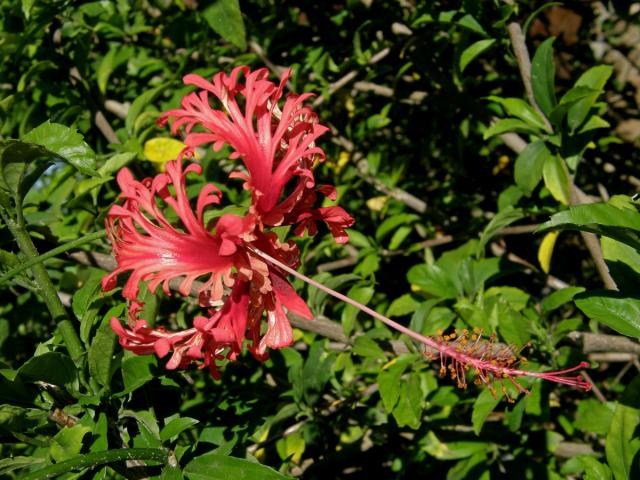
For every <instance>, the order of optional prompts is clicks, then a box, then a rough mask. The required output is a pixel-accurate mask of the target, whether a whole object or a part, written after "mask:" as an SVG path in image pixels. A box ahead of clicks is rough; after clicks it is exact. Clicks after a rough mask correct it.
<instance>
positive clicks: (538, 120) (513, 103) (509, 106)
mask: <svg viewBox="0 0 640 480" xmlns="http://www.w3.org/2000/svg"><path fill="white" fill-rule="evenodd" d="M488 99H489V100H491V101H492V102H495V103H498V104H500V105H502V107H503V108H504V109H505V111H506V112H507V115H510V116H512V117H516V118H519V119H520V120H522V121H523V122H524V123H526V124H527V125H529V126H530V127H532V128H533V129H536V130H546V129H547V127H546V126H545V124H544V119H543V118H542V117H541V116H540V114H539V113H538V112H537V111H536V110H535V109H534V108H533V107H532V106H531V105H529V104H528V103H527V102H525V101H524V100H522V99H521V98H502V97H496V96H490V97H488Z"/></svg>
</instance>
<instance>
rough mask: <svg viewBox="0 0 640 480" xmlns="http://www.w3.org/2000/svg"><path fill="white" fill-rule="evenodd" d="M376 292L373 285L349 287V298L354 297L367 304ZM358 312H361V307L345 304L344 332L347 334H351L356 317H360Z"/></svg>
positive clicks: (342, 318) (343, 314) (342, 319)
mask: <svg viewBox="0 0 640 480" xmlns="http://www.w3.org/2000/svg"><path fill="white" fill-rule="evenodd" d="M374 293H375V290H374V289H373V287H370V286H366V287H361V286H353V287H351V289H349V292H348V293H347V296H348V297H349V298H352V299H353V300H355V301H356V302H360V303H362V304H364V305H366V304H367V303H369V301H370V300H371V298H372V297H373V294H374ZM358 313H360V309H358V308H356V307H354V306H353V305H349V304H347V305H345V307H344V310H342V316H341V322H342V330H343V331H344V334H345V335H346V336H349V335H351V332H352V331H353V327H354V324H355V321H356V318H357V317H358Z"/></svg>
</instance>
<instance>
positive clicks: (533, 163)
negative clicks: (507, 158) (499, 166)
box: [514, 140, 553, 195]
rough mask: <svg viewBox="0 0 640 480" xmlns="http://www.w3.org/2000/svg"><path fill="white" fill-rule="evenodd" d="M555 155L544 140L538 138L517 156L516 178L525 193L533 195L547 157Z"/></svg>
mask: <svg viewBox="0 0 640 480" xmlns="http://www.w3.org/2000/svg"><path fill="white" fill-rule="evenodd" d="M552 157H553V155H552V154H551V152H550V151H549V149H548V148H547V146H546V145H545V143H544V142H543V141H542V140H536V141H535V142H531V143H530V144H528V145H527V147H526V148H525V149H524V150H523V151H522V152H520V154H519V155H518V158H516V162H515V166H514V178H515V181H516V185H518V187H520V189H521V190H522V191H523V192H524V193H525V195H531V193H532V192H533V190H534V189H535V188H536V186H537V185H538V183H539V182H540V180H541V179H542V171H543V168H544V165H545V163H546V161H547V159H549V158H552Z"/></svg>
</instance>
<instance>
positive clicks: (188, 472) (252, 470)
mask: <svg viewBox="0 0 640 480" xmlns="http://www.w3.org/2000/svg"><path fill="white" fill-rule="evenodd" d="M183 473H184V475H185V476H186V477H187V479H188V480H229V479H234V480H255V479H260V480H285V479H287V478H289V477H286V476H284V475H282V474H280V473H278V472H276V471H275V470H273V469H272V468H269V467H265V466H264V465H261V464H259V463H256V462H250V461H249V460H244V459H242V458H235V457H227V456H224V455H217V454H215V453H207V454H205V455H201V456H199V457H196V458H194V459H193V460H191V461H190V462H189V463H188V464H187V466H186V467H185V468H184V472H183Z"/></svg>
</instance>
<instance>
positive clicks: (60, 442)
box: [49, 424, 91, 463]
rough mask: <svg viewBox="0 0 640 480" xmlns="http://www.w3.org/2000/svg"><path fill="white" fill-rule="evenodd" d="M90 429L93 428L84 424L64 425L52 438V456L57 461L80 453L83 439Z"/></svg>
mask: <svg viewBox="0 0 640 480" xmlns="http://www.w3.org/2000/svg"><path fill="white" fill-rule="evenodd" d="M90 431H91V428H89V427H87V426H85V425H82V424H78V425H74V426H73V427H64V428H63V429H62V430H60V431H59V432H58V433H57V434H56V435H55V436H54V437H53V438H52V439H51V446H50V447H49V454H50V455H51V458H52V459H53V460H54V461H55V462H56V463H57V462H63V461H65V460H69V459H70V458H71V457H73V456H75V455H78V454H79V453H80V450H82V439H83V438H84V436H85V435H86V434H87V433H89V432H90Z"/></svg>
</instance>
